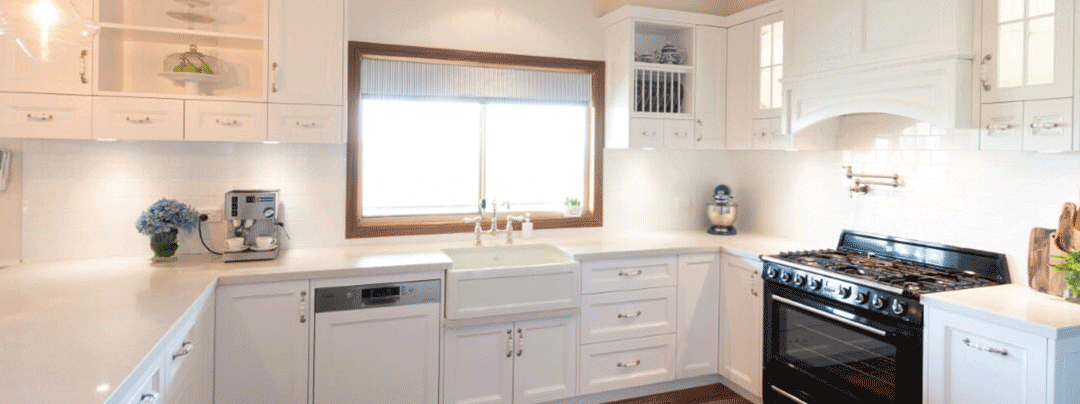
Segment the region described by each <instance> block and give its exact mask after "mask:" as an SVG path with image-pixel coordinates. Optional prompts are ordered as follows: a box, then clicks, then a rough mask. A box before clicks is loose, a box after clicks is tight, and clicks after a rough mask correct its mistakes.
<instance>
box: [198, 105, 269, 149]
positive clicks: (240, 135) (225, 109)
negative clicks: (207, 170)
mask: <svg viewBox="0 0 1080 404" xmlns="http://www.w3.org/2000/svg"><path fill="white" fill-rule="evenodd" d="M184 116H185V119H184V121H185V130H184V140H193V141H207V142H262V141H265V140H266V104H259V103H250V102H219V101H186V102H185V104H184Z"/></svg>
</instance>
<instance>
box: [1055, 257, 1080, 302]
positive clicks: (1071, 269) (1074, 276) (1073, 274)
mask: <svg viewBox="0 0 1080 404" xmlns="http://www.w3.org/2000/svg"><path fill="white" fill-rule="evenodd" d="M1054 258H1057V259H1059V260H1060V261H1059V262H1058V263H1057V265H1054V269H1056V270H1058V271H1061V272H1064V273H1065V299H1067V300H1069V301H1070V302H1074V303H1080V250H1076V251H1073V252H1070V253H1068V254H1066V255H1055V256H1054Z"/></svg>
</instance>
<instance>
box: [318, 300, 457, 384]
mask: <svg viewBox="0 0 1080 404" xmlns="http://www.w3.org/2000/svg"><path fill="white" fill-rule="evenodd" d="M439 317H440V310H439V304H438V303H428V304H414V305H404V306H393V307H385V308H368V309H364V310H346V311H335V312H322V313H319V314H318V321H316V324H315V335H317V337H316V339H315V364H316V368H315V369H314V378H313V379H314V387H313V389H314V391H313V392H314V399H313V401H312V402H313V403H315V404H344V403H355V402H370V403H390V402H400V403H416V404H438V400H439V395H438V391H439V333H440V330H439ZM376 348H377V349H376ZM358 370H367V371H361V372H358ZM372 370H375V371H372Z"/></svg>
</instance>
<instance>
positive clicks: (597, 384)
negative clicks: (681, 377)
mask: <svg viewBox="0 0 1080 404" xmlns="http://www.w3.org/2000/svg"><path fill="white" fill-rule="evenodd" d="M578 369H580V372H581V377H580V380H579V381H580V382H579V383H578V385H579V386H580V392H579V393H580V394H593V393H599V392H602V391H609V390H617V389H624V388H628V387H636V386H643V385H646V384H652V383H661V382H666V381H671V380H674V378H675V336H674V335H661V336H656V337H647V338H639V339H632V340H626V341H615V342H605V343H602V344H593V345H584V346H582V347H581V361H580V365H579V367H578Z"/></svg>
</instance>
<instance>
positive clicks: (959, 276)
mask: <svg viewBox="0 0 1080 404" xmlns="http://www.w3.org/2000/svg"><path fill="white" fill-rule="evenodd" d="M779 257H780V258H782V259H784V260H787V261H791V262H794V263H797V264H801V265H805V266H808V267H812V268H820V269H824V270H827V271H832V272H836V273H840V274H844V275H848V276H853V277H857V278H862V279H867V280H872V281H875V282H878V283H882V284H885V285H890V286H894V287H898V288H902V289H904V290H905V291H907V292H910V293H913V294H921V293H930V292H943V291H948V290H958V289H967V288H973V287H979V286H993V285H997V284H998V282H996V281H994V280H991V279H986V278H983V277H980V276H978V275H976V274H974V273H967V272H948V271H945V270H941V269H938V268H934V267H931V266H928V265H923V264H917V263H911V262H906V261H900V260H894V259H888V258H886V257H882V256H878V255H875V254H870V253H863V252H855V251H844V250H813V251H796V252H785V253H781V254H780V255H779Z"/></svg>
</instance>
